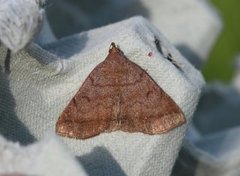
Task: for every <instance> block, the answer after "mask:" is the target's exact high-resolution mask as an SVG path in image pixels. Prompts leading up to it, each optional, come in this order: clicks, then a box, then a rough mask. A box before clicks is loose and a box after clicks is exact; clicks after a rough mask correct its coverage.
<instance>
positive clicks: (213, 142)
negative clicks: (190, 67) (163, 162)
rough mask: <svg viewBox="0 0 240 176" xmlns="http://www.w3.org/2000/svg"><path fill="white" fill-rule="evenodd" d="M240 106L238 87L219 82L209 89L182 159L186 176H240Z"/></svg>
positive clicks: (201, 101)
mask: <svg viewBox="0 0 240 176" xmlns="http://www.w3.org/2000/svg"><path fill="white" fill-rule="evenodd" d="M239 105H240V93H239V92H238V91H237V90H236V89H235V88H234V87H232V86H224V85H222V84H219V83H218V84H213V85H208V86H207V87H206V88H205V90H204V91H203V95H202V97H201V98H200V102H199V105H198V109H197V111H196V112H195V115H194V119H193V123H192V125H191V128H189V129H188V132H187V135H186V138H185V142H184V145H183V146H184V147H183V148H184V150H183V152H184V155H182V157H180V159H179V162H181V163H178V164H182V166H183V167H182V168H181V169H182V170H184V169H185V172H184V174H182V175H186V173H188V172H189V171H190V172H191V174H192V175H194V176H238V175H239V173H240V169H239V164H240V140H239V135H238V134H239V132H240V128H239V125H240V119H239V114H240V109H239ZM206 124H207V125H206ZM190 158H191V159H192V160H194V162H192V163H190V162H189V161H190V160H191V159H190ZM184 165H185V166H184ZM193 167H194V169H192V168H193ZM191 170H192V171H191ZM176 175H177V173H176ZM182 175H181V174H180V176H182Z"/></svg>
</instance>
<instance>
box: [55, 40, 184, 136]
mask: <svg viewBox="0 0 240 176" xmlns="http://www.w3.org/2000/svg"><path fill="white" fill-rule="evenodd" d="M184 123H185V117H184V114H183V112H182V111H181V109H180V108H179V107H178V105H177V104H176V103H175V102H174V101H173V100H172V99H171V98H170V97H169V96H168V95H167V94H166V93H165V92H164V91H163V90H162V89H161V88H160V87H159V86H158V84H157V83H156V82H155V81H154V80H153V79H152V78H151V77H150V76H149V75H148V73H147V72H146V71H144V70H143V69H142V68H141V67H139V66H138V65H136V64H135V63H133V62H131V61H130V60H129V59H128V58H126V56H125V55H124V54H123V52H122V51H121V50H120V49H119V48H117V47H116V46H115V44H114V43H112V44H111V48H110V50H109V54H108V56H107V58H106V59H105V60H104V61H103V62H102V63H100V64H99V65H97V66H96V67H95V68H94V69H93V71H92V72H91V73H90V74H89V76H88V77H87V78H86V80H85V82H84V83H83V85H82V86H81V88H80V89H79V91H78V92H77V93H76V95H75V96H74V97H73V98H72V100H71V101H70V103H69V104H68V106H67V107H66V108H65V110H64V111H63V112H62V114H61V115H60V117H59V119H58V121H57V123H56V132H57V133H58V134H59V135H61V136H66V137H70V138H77V139H86V138H90V137H93V136H96V135H99V134H100V133H104V132H113V131H116V130H121V131H125V132H130V133H133V132H142V133H145V134H150V135H154V134H162V133H166V132H168V131H170V130H172V129H174V128H176V127H178V126H180V125H182V124H184Z"/></svg>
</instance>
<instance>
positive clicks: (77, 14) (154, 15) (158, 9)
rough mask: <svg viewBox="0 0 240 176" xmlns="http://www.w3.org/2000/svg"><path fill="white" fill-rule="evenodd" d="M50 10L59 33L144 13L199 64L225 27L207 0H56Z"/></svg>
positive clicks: (82, 29) (48, 9) (196, 64)
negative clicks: (101, 0) (102, 0)
mask: <svg viewBox="0 0 240 176" xmlns="http://www.w3.org/2000/svg"><path fill="white" fill-rule="evenodd" d="M46 11H47V12H48V15H49V18H50V22H51V24H52V26H53V29H54V31H55V32H56V33H57V35H58V36H65V35H69V34H70V33H76V32H78V31H84V30H89V29H92V28H96V27H99V26H103V25H106V24H109V23H112V22H115V21H120V20H121V19H125V18H129V17H131V16H134V15H142V16H144V17H146V18H147V19H149V20H150V22H151V23H153V24H154V25H155V26H156V27H157V28H158V29H159V30H161V31H162V32H163V34H165V35H166V37H167V38H168V39H169V41H170V42H171V43H173V44H174V45H175V46H176V47H177V48H178V49H179V50H180V52H181V53H182V54H183V55H184V56H185V57H186V58H187V59H188V60H189V61H190V62H191V63H193V65H194V66H195V67H196V68H201V66H202V64H203V63H204V61H206V59H207V58H208V54H209V51H210V50H211V48H212V46H213V44H214V42H215V41H216V39H217V37H218V35H219V33H220V31H221V29H222V22H221V20H220V17H219V15H218V14H217V12H216V10H215V9H214V8H213V7H212V6H211V5H210V4H209V3H208V2H207V1H203V0H181V1H177V2H175V1H169V0H151V1H149V0H121V1H118V0H108V1H104V2H101V3H100V2H99V1H96V0H89V1H65V0H55V1H53V3H52V5H51V8H47V9H46Z"/></svg>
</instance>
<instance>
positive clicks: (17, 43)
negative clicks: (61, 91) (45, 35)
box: [0, 0, 43, 53]
mask: <svg viewBox="0 0 240 176" xmlns="http://www.w3.org/2000/svg"><path fill="white" fill-rule="evenodd" d="M40 1H41V2H40ZM40 1H38V0H0V41H1V42H2V43H3V44H4V45H5V46H6V47H8V48H9V49H11V51H12V52H14V53H16V52H17V51H19V50H20V49H22V48H24V47H25V46H26V45H27V44H29V43H30V42H31V41H32V38H33V37H34V36H35V35H36V33H37V32H38V31H39V27H40V25H41V23H42V18H43V10H42V9H40V8H39V4H38V3H42V2H43V0H40Z"/></svg>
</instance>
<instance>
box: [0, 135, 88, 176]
mask: <svg viewBox="0 0 240 176" xmlns="http://www.w3.org/2000/svg"><path fill="white" fill-rule="evenodd" d="M12 173H18V174H23V175H41V176H57V175H59V176H70V175H79V176H85V175H86V173H85V171H84V170H83V168H82V167H81V166H80V164H79V163H78V162H77V160H76V159H75V158H74V155H72V154H70V153H69V151H67V149H66V147H65V146H64V145H63V144H62V143H61V142H60V141H59V140H58V139H57V138H56V137H55V136H53V135H50V136H48V137H45V138H44V139H43V140H41V141H39V142H37V143H34V144H31V145H29V146H25V147H23V146H21V145H19V143H13V142H10V141H7V140H6V139H4V138H3V137H2V136H0V175H1V174H12Z"/></svg>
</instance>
